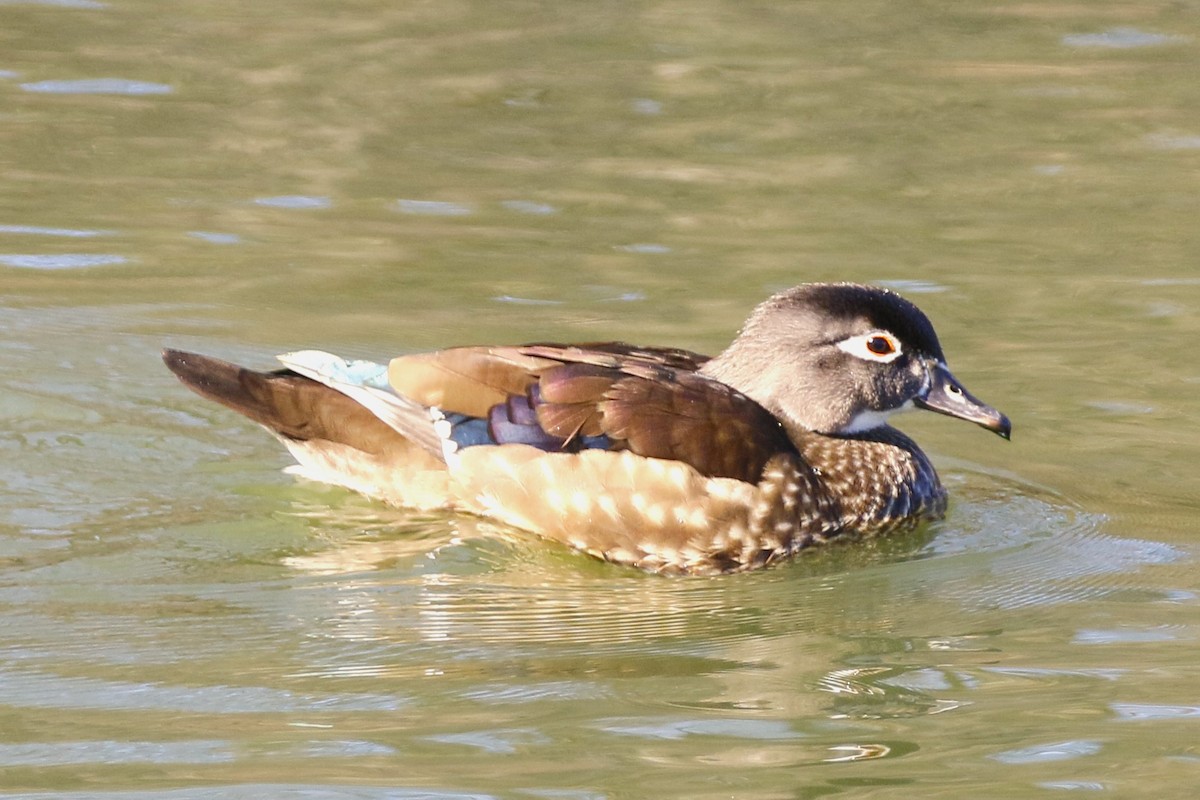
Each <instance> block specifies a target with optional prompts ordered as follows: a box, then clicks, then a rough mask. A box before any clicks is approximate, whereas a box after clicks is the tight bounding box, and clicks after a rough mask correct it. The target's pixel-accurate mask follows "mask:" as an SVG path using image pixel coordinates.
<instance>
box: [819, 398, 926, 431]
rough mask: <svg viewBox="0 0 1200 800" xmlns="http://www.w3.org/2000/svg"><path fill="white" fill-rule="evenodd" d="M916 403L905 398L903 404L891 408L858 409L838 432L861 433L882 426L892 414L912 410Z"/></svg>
mask: <svg viewBox="0 0 1200 800" xmlns="http://www.w3.org/2000/svg"><path fill="white" fill-rule="evenodd" d="M915 409H916V405H915V404H914V403H913V401H912V400H906V401H905V403H904V405H902V406H900V407H899V408H891V409H888V410H887V411H860V412H858V413H857V414H855V415H854V418H853V419H851V420H850V422H849V423H848V424H847V425H846V426H844V427H843V428H842V429H841V430H840V431H838V433H862V432H864V431H873V430H875V429H876V428H882V427H883V426H884V425H887V423H888V417H890V416H891V415H892V414H900V413H903V412H905V411H913V410H915Z"/></svg>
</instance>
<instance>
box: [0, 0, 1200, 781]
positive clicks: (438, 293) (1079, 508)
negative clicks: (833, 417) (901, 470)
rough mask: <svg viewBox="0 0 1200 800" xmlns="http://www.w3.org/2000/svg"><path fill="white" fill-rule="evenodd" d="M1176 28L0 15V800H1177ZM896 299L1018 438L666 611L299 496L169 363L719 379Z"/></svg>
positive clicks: (818, 14) (993, 22)
mask: <svg viewBox="0 0 1200 800" xmlns="http://www.w3.org/2000/svg"><path fill="white" fill-rule="evenodd" d="M1197 74H1200V10H1198V9H1197V8H1196V7H1195V5H1194V4H1191V3H1174V4H1166V3H1164V4H1128V3H1116V2H1094V3H1086V4H1085V3H1076V4H1065V3H1063V4H1056V3H1041V2H1032V3H1020V2H1014V3H984V2H960V3H955V4H912V3H885V2H854V3H836V2H828V0H820V1H818V2H806V3H798V2H793V3H786V2H776V3H769V4H767V3H751V4H733V3H717V2H689V3H678V2H675V3H672V2H658V3H654V2H647V3H636V2H612V3H595V4H582V3H537V2H525V3H520V2H498V3H483V2H454V1H450V2H441V3H428V2H413V3H395V4H392V3H375V2H368V1H367V0H363V2H350V3H340V4H331V3H318V2H299V3H274V2H260V3H255V4H244V3H229V2H206V3H151V2H147V1H146V0H129V1H128V2H115V0H114V1H112V2H105V3H101V2H89V1H88V0H73V2H72V1H71V0H60V1H59V2H49V0H45V1H44V2H10V3H3V2H0V97H2V98H3V103H2V104H0V330H2V331H3V334H4V335H3V336H2V337H0V421H2V423H3V424H2V425H0V797H18V796H21V797H26V796H32V797H37V796H43V795H47V794H49V795H53V796H56V797H66V798H73V799H74V798H79V799H81V798H104V799H105V800H108V799H109V798H117V797H121V798H125V797H134V798H151V797H153V798H170V799H171V800H176V799H178V800H193V799H201V798H203V799H204V800H208V798H230V797H232V798H259V797H283V796H302V797H307V798H339V799H340V798H370V799H371V800H374V799H375V798H379V799H380V800H382V799H383V798H388V799H389V800H391V799H392V798H402V799H404V800H409V799H414V800H415V799H416V798H437V799H438V800H442V799H446V800H451V799H453V800H457V799H458V798H505V799H506V800H507V799H508V798H563V799H564V800H583V799H584V798H587V799H589V800H590V799H591V798H606V799H607V798H613V799H616V798H643V797H654V798H657V797H679V798H710V797H711V798H718V797H720V798H725V797H737V798H816V797H823V796H829V795H843V796H847V797H855V798H859V797H863V798H868V797H869V798H912V797H923V798H962V797H982V798H990V797H996V798H1000V797H1005V798H1008V797H1042V796H1054V795H1057V794H1061V793H1062V792H1066V791H1072V790H1075V791H1083V792H1084V793H1090V794H1100V795H1102V796H1104V795H1106V796H1110V797H1120V798H1136V797H1151V798H1155V800H1163V798H1174V797H1180V798H1190V797H1192V796H1193V794H1194V791H1195V788H1194V787H1195V786H1196V785H1198V784H1200V748H1198V746H1197V744H1196V743H1197V742H1198V741H1200V694H1198V693H1197V689H1198V687H1200V674H1198V673H1200V668H1198V667H1197V666H1196V658H1195V652H1196V643H1197V639H1198V638H1200V578H1197V570H1196V559H1197V555H1200V547H1198V544H1197V540H1196V536H1195V533H1196V530H1197V511H1198V510H1200V458H1198V456H1197V455H1196V454H1197V452H1200V428H1198V427H1197V425H1196V418H1197V410H1198V403H1197V400H1196V396H1197V390H1198V388H1200V368H1198V367H1197V366H1196V361H1195V358H1194V354H1195V346H1194V345H1195V343H1196V341H1197V340H1198V338H1200V321H1198V318H1197V308H1198V307H1200V271H1197V268H1196V264H1197V261H1198V259H1200V236H1198V234H1197V230H1198V229H1197V224H1196V223H1197V219H1198V218H1200V188H1198V187H1200V183H1198V178H1200V82H1198V81H1197V80H1196V78H1195V76H1196V75H1197ZM809 280H855V281H869V282H875V283H883V284H886V285H890V286H893V287H896V288H898V289H900V290H901V291H902V292H904V293H905V294H906V295H907V296H909V297H910V298H912V299H913V300H915V301H916V302H917V303H919V304H920V305H921V306H922V308H924V309H925V310H926V311H927V312H928V313H929V315H930V316H931V317H932V318H933V320H934V322H935V324H936V325H937V327H938V331H939V334H940V335H941V338H942V341H943V344H944V345H945V348H946V351H947V354H948V357H949V360H950V363H951V366H952V367H953V368H954V370H955V372H956V374H957V375H958V376H959V377H960V378H962V379H963V380H964V381H965V382H966V383H967V385H968V386H970V387H971V389H972V391H973V392H975V393H976V394H977V395H979V396H980V397H981V398H983V399H985V400H986V401H988V402H990V403H992V404H994V405H996V406H997V407H999V408H1000V409H1002V410H1003V411H1004V412H1006V413H1007V414H1008V415H1009V416H1010V417H1011V418H1012V419H1013V423H1014V440H1013V442H1012V443H1005V442H1002V441H1000V440H998V439H996V437H994V436H990V435H988V434H987V433H985V432H983V431H980V430H978V429H977V428H974V427H972V426H968V425H964V424H962V423H956V422H954V421H952V420H949V419H946V418H943V417H935V416H934V415H928V414H927V415H914V416H912V417H909V418H904V419H902V420H901V423H902V427H904V429H905V430H906V431H907V432H909V433H910V434H911V435H913V436H914V437H915V438H917V439H918V440H919V441H920V442H921V443H922V445H923V446H924V447H925V448H926V449H927V451H928V452H930V453H931V454H932V455H933V456H934V459H935V461H936V463H937V465H938V467H939V469H940V471H941V472H942V474H943V478H944V479H945V481H946V483H947V484H948V485H949V486H950V488H951V492H952V498H953V500H952V505H951V508H950V513H949V515H948V517H947V519H946V520H944V521H943V522H940V523H937V524H935V525H932V526H930V527H929V528H927V529H924V530H921V531H918V532H915V533H913V534H911V535H906V536H901V537H895V538H893V539H889V540H885V541H881V542H878V543H876V544H874V545H869V546H868V545H862V546H856V547H839V548H831V549H829V550H826V551H824V552H814V553H807V554H805V555H804V556H803V557H802V558H799V559H797V560H796V561H794V562H793V563H791V564H788V565H785V566H783V567H781V568H778V569H773V570H769V571H766V572H760V573H752V574H745V575H737V576H729V577H722V578H716V579H697V580H687V579H684V580H668V579H662V578H655V577H650V576H646V575H642V574H640V573H636V572H632V571H629V570H624V569H620V568H615V567H612V566H607V565H603V564H599V563H596V562H593V561H591V560H589V559H587V558H585V557H582V556H579V555H575V554H572V553H570V552H567V551H565V550H563V549H560V548H556V547H554V546H551V545H547V544H544V543H541V542H538V541H536V540H532V539H529V538H526V537H523V536H521V535H518V534H515V533H514V532H512V531H505V530H501V529H498V528H495V527H493V526H491V525H489V524H487V523H484V522H480V521H478V520H473V519H464V518H454V517H440V516H422V515H412V514H407V513H405V512H402V511H397V510H393V509H388V508H384V507H381V506H378V505H375V504H372V503H371V502H368V501H366V500H363V499H360V498H357V497H354V496H351V495H348V494H346V493H344V492H341V491H338V490H334V489H329V488H325V487H320V486H316V485H312V484H306V483H302V482H297V481H295V480H293V479H292V478H290V477H288V476H285V475H283V474H281V473H280V469H281V468H282V467H283V466H285V465H286V464H288V463H289V461H288V459H287V458H286V456H285V454H284V453H283V452H282V451H281V448H280V447H279V446H278V445H277V444H276V443H275V442H274V441H273V440H272V439H271V438H270V437H269V436H267V435H265V434H264V433H263V432H262V431H261V430H260V429H258V428H257V427H255V426H254V425H252V424H250V423H248V422H245V421H244V420H242V419H240V418H237V417H236V416H235V415H233V414H231V413H229V412H226V411H224V410H222V409H220V408H217V407H215V406H212V405H210V404H206V403H204V402H203V401H201V400H200V399H199V398H196V397H195V396H193V395H191V394H190V393H187V392H186V391H185V390H184V389H183V388H182V387H180V386H179V385H178V383H177V382H176V381H175V380H174V379H173V378H172V377H171V376H170V374H168V373H167V372H166V371H165V370H164V369H163V368H162V366H161V364H160V363H159V362H158V356H157V353H158V350H159V349H160V348H161V347H163V346H164V345H170V346H175V347H183V348H187V349H194V350H199V351H201V352H208V353H212V354H215V355H219V356H223V357H226V358H234V359H238V360H242V361H246V362H249V363H252V364H256V365H262V366H266V365H269V364H270V363H271V356H272V354H274V353H276V352H282V351H286V350H294V349H298V348H303V347H313V346H317V347H321V348H323V349H327V350H331V351H334V352H338V353H341V354H343V355H347V356H359V357H364V356H365V357H374V358H386V357H389V356H391V355H394V354H397V353H400V352H413V351H418V350H422V349H428V348H434V347H439V346H445V345H450V344H463V343H473V342H484V341H504V342H519V341H529V340H540V339H541V340H544V339H556V340H564V339H565V340H570V339H578V340H595V339H607V338H618V337H619V338H623V339H627V340H631V341H640V342H646V343H657V344H667V345H675V346H681V347H688V348H693V349H699V350H704V351H714V350H717V349H719V348H720V347H722V345H723V344H724V343H725V342H726V341H728V339H729V337H730V336H731V335H732V333H733V332H734V331H735V330H736V328H737V325H738V324H739V322H740V321H741V319H742V318H743V317H744V315H745V314H746V312H747V311H748V310H749V308H750V307H752V306H753V305H754V304H755V303H756V302H758V301H759V300H761V299H762V298H763V297H765V296H766V295H767V294H768V293H770V292H772V291H774V290H776V289H779V288H782V287H786V286H790V285H793V284H795V283H799V282H802V281H809Z"/></svg>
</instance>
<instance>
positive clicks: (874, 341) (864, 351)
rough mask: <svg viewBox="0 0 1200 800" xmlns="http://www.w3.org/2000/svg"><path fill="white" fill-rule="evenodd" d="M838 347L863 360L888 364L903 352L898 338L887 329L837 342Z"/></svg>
mask: <svg viewBox="0 0 1200 800" xmlns="http://www.w3.org/2000/svg"><path fill="white" fill-rule="evenodd" d="M837 346H838V349H839V350H843V351H845V352H847V353H849V354H850V355H852V356H854V357H855V358H861V359H862V360H863V361H874V362H877V363H880V364H890V363H892V362H893V361H895V360H896V359H897V358H899V357H900V356H901V355H902V354H903V353H904V348H902V347H901V346H900V340H899V339H897V338H896V337H895V336H893V335H892V334H890V333H888V332H887V331H871V332H870V333H864V334H861V335H859V336H851V337H850V338H849V339H843V340H842V341H840V342H838V343H837Z"/></svg>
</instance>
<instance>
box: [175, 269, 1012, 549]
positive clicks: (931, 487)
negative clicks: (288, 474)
mask: <svg viewBox="0 0 1200 800" xmlns="http://www.w3.org/2000/svg"><path fill="white" fill-rule="evenodd" d="M163 355H164V360H165V361H166V364H167V366H168V367H169V368H170V369H171V370H172V371H173V372H175V374H176V375H177V376H178V377H179V378H180V379H181V380H182V381H183V383H184V384H185V385H187V386H188V387H189V388H191V389H193V390H194V391H196V392H198V393H199V394H201V395H203V396H205V397H208V398H210V399H213V400H216V401H217V402H220V403H222V404H224V405H226V406H228V407H230V408H232V409H234V410H236V411H239V412H240V413H242V414H244V415H246V416H248V417H249V418H250V419H252V420H254V421H256V422H259V423H260V424H262V425H264V426H265V427H267V428H268V429H269V430H271V431H272V432H273V433H275V434H276V435H277V436H278V437H279V438H280V439H281V440H282V441H283V442H284V444H285V445H286V446H287V447H288V449H289V450H290V451H291V453H292V455H293V456H294V457H295V459H296V461H297V466H296V467H294V468H292V469H293V471H295V472H297V473H299V474H302V475H304V476H306V477H309V478H312V479H315V480H319V481H323V482H327V483H333V484H337V485H341V486H345V487H347V488H350V489H353V490H355V491H359V492H361V493H363V494H366V495H368V496H371V497H375V498H378V499H380V500H383V501H385V502H388V503H392V504H395V505H400V506H408V507H414V508H425V509H433V508H444V509H454V510H460V511H465V512H470V513H475V514H480V515H484V516H487V517H491V518H493V519H496V520H498V521H500V522H503V523H506V524H509V525H512V526H515V527H518V528H522V529H525V530H528V531H532V532H534V533H536V534H538V535H541V536H543V537H546V538H549V539H553V540H556V541H560V542H563V543H565V544H567V545H570V546H572V547H575V548H577V549H580V550H583V551H585V552H587V553H590V554H592V555H594V556H597V557H599V558H602V559H605V560H608V561H613V562H617V563H622V564H630V565H633V566H637V567H640V568H643V569H647V570H651V571H656V572H674V573H712V572H727V571H734V570H740V569H748V568H753V567H760V566H764V565H767V564H770V563H773V562H775V561H778V560H780V559H782V558H785V557H787V556H789V555H791V554H793V553H795V552H796V551H798V550H801V549H803V548H805V547H808V546H810V545H813V544H817V543H821V542H824V541H827V540H829V539H832V538H835V537H838V536H840V535H842V534H845V533H858V534H872V533H879V532H883V531H887V530H893V529H896V528H902V527H911V526H913V525H916V524H918V523H919V522H921V521H923V520H928V519H933V518H936V517H939V516H941V515H942V513H943V512H944V510H945V507H946V492H945V489H944V488H943V487H942V485H941V482H940V481H939V479H938V477H937V473H936V471H935V470H934V468H933V466H932V464H931V463H930V462H929V460H928V458H927V457H926V456H925V454H924V453H922V452H921V450H920V448H919V447H917V445H916V443H915V442H913V441H912V440H911V439H909V438H908V437H907V436H905V435H904V434H902V433H901V432H900V431H898V430H896V429H895V428H893V427H891V426H889V425H888V424H887V422H886V421H887V417H888V416H889V415H890V414H891V413H894V412H896V411H901V410H906V409H907V408H910V407H913V406H914V405H918V406H924V407H927V408H931V409H932V410H936V411H939V412H941V413H947V414H951V415H953V416H958V417H961V418H964V419H968V420H970V421H974V422H976V423H978V424H981V425H983V426H985V427H987V428H990V429H991V430H993V431H995V432H997V433H1000V434H1001V435H1003V436H1005V437H1006V438H1007V437H1008V435H1009V431H1010V426H1009V423H1008V420H1007V418H1005V417H1004V416H1003V415H1002V414H1000V413H999V412H997V411H995V410H994V409H992V408H990V407H988V406H986V405H984V404H982V403H980V402H979V401H977V400H975V399H974V398H973V397H971V396H970V395H969V394H968V393H967V392H966V391H965V389H963V388H962V387H961V385H960V384H958V382H957V381H956V380H955V379H954V378H953V376H952V375H951V374H950V372H949V370H948V369H947V368H946V367H945V361H944V358H943V356H942V354H941V348H940V345H939V344H938V342H937V338H936V335H935V334H934V333H933V328H932V326H931V325H930V324H929V322H928V320H927V319H926V318H925V316H924V315H923V314H922V313H921V312H920V311H919V310H917V308H916V307H915V306H913V305H912V304H911V303H909V302H908V301H906V300H904V299H903V298H900V297H899V296H898V295H896V294H894V293H892V292H890V291H886V290H883V289H877V288H874V287H866V286H859V285H854V284H808V285H805V286H800V287H796V288H795V289H792V290H789V291H788V292H783V293H780V294H778V295H775V296H774V297H772V298H770V299H768V300H767V301H766V302H764V303H763V304H762V305H760V306H759V307H758V308H757V309H756V310H755V312H754V314H753V315H752V316H751V318H750V319H749V320H748V321H747V323H746V326H745V327H744V328H743V330H742V332H741V334H740V335H739V337H738V338H737V339H736V340H735V341H734V343H733V344H732V345H731V346H730V347H729V348H728V349H727V350H725V351H724V352H723V353H721V354H720V355H719V356H717V357H716V358H711V359H710V358H708V357H707V356H703V355H700V354H698V353H692V352H689V351H686V350H678V349H672V348H663V347H636V346H633V345H629V344H625V343H621V342H607V343H592V344H584V345H557V344H533V345H525V346H491V347H458V348H452V349H448V350H441V351H437V352H433V353H422V354H416V355H407V356H400V357H398V358H395V359H392V360H391V361H390V362H389V363H388V364H387V365H382V364H375V363H372V362H365V361H346V360H343V359H341V358H338V357H336V356H333V355H331V354H328V353H324V352H320V351H311V350H310V351H302V352H297V353H291V354H287V355H284V356H280V357H279V359H280V361H281V362H282V363H283V366H284V369H283V370H278V371H274V372H259V371H254V370H249V369H246V368H243V367H240V366H237V365H235V364H230V363H228V362H225V361H220V360H218V359H214V358H210V357H207V356H200V355H196V354H191V353H183V352H180V351H176V350H167V351H164V354H163Z"/></svg>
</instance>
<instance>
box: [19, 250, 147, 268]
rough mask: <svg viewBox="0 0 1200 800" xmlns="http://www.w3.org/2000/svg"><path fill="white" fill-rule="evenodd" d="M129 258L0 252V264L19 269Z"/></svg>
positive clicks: (118, 261)
mask: <svg viewBox="0 0 1200 800" xmlns="http://www.w3.org/2000/svg"><path fill="white" fill-rule="evenodd" d="M128 262H129V259H127V258H125V256H118V255H113V254H108V253H54V254H21V253H0V264H3V265H5V266H7V267H17V268H19V269H48V270H53V269H86V268H88V267H107V266H112V265H114V264H126V263H128Z"/></svg>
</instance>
